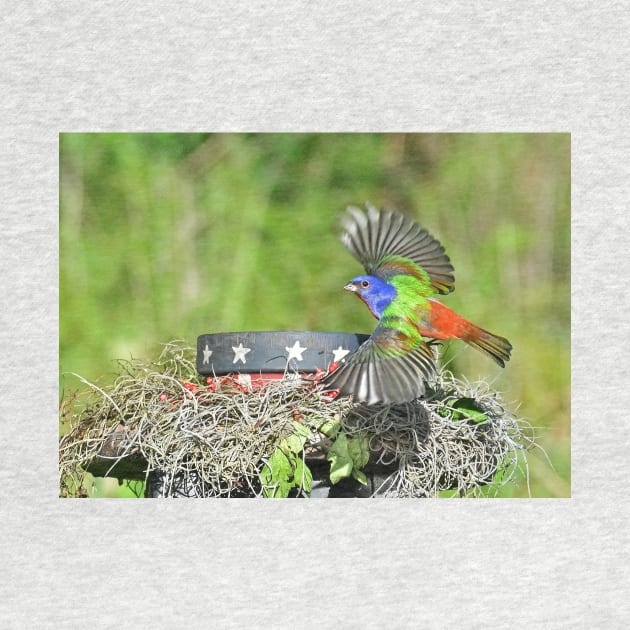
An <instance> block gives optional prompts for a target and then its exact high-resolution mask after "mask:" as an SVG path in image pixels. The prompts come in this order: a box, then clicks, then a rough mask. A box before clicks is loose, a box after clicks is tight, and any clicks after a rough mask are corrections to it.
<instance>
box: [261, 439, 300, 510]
mask: <svg viewBox="0 0 630 630" xmlns="http://www.w3.org/2000/svg"><path fill="white" fill-rule="evenodd" d="M292 478H293V466H291V462H290V461H289V459H288V457H287V456H286V455H285V454H284V452H283V451H282V449H279V448H277V449H276V450H275V451H274V452H273V453H272V454H271V456H270V457H269V459H268V460H267V463H266V464H265V465H264V466H263V468H262V470H261V471H260V479H261V481H262V483H263V495H264V496H265V497H271V498H284V497H288V496H289V491H290V490H291V488H292V487H293V486H294V484H293V483H292V482H291V481H290V480H291V479H292Z"/></svg>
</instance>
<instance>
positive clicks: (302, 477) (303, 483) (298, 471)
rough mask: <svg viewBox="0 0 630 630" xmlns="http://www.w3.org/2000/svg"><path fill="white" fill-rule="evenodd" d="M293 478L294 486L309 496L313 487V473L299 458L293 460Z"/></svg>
mask: <svg viewBox="0 0 630 630" xmlns="http://www.w3.org/2000/svg"><path fill="white" fill-rule="evenodd" d="M293 478H294V482H295V483H294V485H295V486H296V487H297V488H302V490H304V492H306V494H308V495H309V496H310V494H311V488H312V487H313V473H312V472H311V469H310V468H309V467H308V466H306V465H305V464H304V460H303V459H302V458H301V457H296V458H295V471H294V473H293Z"/></svg>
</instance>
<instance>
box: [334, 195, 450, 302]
mask: <svg viewBox="0 0 630 630" xmlns="http://www.w3.org/2000/svg"><path fill="white" fill-rule="evenodd" d="M365 207H366V212H364V211H363V210H361V209H359V208H357V207H355V206H350V207H348V209H347V211H346V214H345V215H344V217H343V219H342V225H343V227H344V229H345V232H344V233H343V235H342V237H341V240H342V242H343V243H344V245H345V246H346V247H347V248H348V250H350V253H351V254H352V255H353V256H354V257H355V258H356V259H357V260H358V261H359V262H360V263H362V264H363V266H364V267H365V269H366V271H367V272H368V273H369V274H372V275H375V276H377V277H380V278H383V279H387V278H389V277H391V276H392V275H396V274H399V273H406V274H411V275H415V274H414V269H413V267H412V266H410V265H409V264H408V263H406V262H405V261H403V260H401V258H406V259H408V260H410V261H412V263H414V264H415V265H417V266H419V267H420V268H421V269H422V270H423V271H425V272H426V273H427V274H428V276H429V278H430V281H431V285H432V286H433V287H434V288H435V290H436V291H438V292H439V293H450V292H451V291H452V290H453V289H454V288H455V277H454V275H453V271H454V270H453V265H451V261H450V259H449V257H448V256H447V255H446V254H445V253H444V247H443V246H442V245H441V244H440V242H439V241H438V240H437V239H435V238H434V237H433V236H431V235H430V234H429V233H428V232H427V231H426V230H425V229H424V228H422V227H421V226H420V225H418V224H417V223H415V222H414V221H412V220H411V219H408V218H407V217H405V216H403V215H402V214H398V213H396V212H390V211H388V210H380V211H379V210H377V209H376V208H374V207H373V206H371V205H369V204H366V206H365Z"/></svg>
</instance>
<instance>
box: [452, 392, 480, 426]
mask: <svg viewBox="0 0 630 630" xmlns="http://www.w3.org/2000/svg"><path fill="white" fill-rule="evenodd" d="M452 406H453V408H454V409H459V410H461V411H462V415H463V416H464V417H466V418H468V419H469V420H472V421H473V422H476V423H477V424H481V423H482V422H487V421H488V416H487V415H486V414H485V413H484V411H483V409H482V408H481V407H480V406H479V405H478V404H477V401H476V400H475V399H474V398H459V399H458V400H456V401H455V402H454V403H453V405H452Z"/></svg>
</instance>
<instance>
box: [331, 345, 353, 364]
mask: <svg viewBox="0 0 630 630" xmlns="http://www.w3.org/2000/svg"><path fill="white" fill-rule="evenodd" d="M333 354H334V355H335V358H334V359H333V361H334V362H335V363H339V361H341V359H343V358H344V357H345V356H346V354H350V350H344V349H343V348H342V347H341V346H339V347H338V348H337V349H336V350H333Z"/></svg>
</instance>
